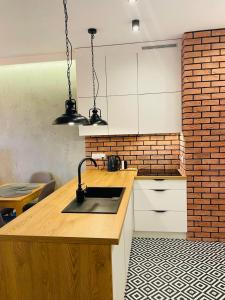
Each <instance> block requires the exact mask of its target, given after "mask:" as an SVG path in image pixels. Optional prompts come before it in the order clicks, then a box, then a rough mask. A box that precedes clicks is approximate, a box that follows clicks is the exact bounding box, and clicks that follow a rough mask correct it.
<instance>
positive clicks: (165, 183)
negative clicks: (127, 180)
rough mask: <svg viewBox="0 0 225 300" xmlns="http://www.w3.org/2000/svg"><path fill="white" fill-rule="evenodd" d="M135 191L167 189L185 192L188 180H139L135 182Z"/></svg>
mask: <svg viewBox="0 0 225 300" xmlns="http://www.w3.org/2000/svg"><path fill="white" fill-rule="evenodd" d="M134 189H135V190H142V189H152V190H155V189H166V190H185V189H186V180H185V179H184V180H182V179H178V180H175V179H162V180H160V179H149V180H146V179H142V180H141V179H138V180H135V181H134Z"/></svg>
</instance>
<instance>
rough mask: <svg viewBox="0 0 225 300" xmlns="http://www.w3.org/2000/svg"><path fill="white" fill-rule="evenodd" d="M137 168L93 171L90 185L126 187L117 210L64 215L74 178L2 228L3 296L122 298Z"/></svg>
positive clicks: (27, 299)
mask: <svg viewBox="0 0 225 300" xmlns="http://www.w3.org/2000/svg"><path fill="white" fill-rule="evenodd" d="M135 176H136V171H119V172H113V173H109V172H106V171H100V170H88V171H86V172H85V173H84V174H83V176H82V178H83V182H84V183H85V184H87V186H89V187H100V186H101V187H125V192H124V194H123V198H122V200H121V204H120V207H119V210H118V213H117V214H76V213H75V214H74V213H66V214H63V213H61V211H62V210H63V209H64V208H65V207H66V206H67V205H68V204H69V203H70V202H71V201H72V200H73V199H74V197H75V190H76V188H77V180H76V179H73V180H71V181H70V182H68V183H67V184H65V185H64V186H63V187H61V188H60V189H58V190H57V191H56V192H54V193H53V194H52V195H50V196H49V197H47V198H46V199H44V200H43V201H41V202H40V203H38V204H37V205H35V206H34V207H33V208H32V209H30V210H28V211H26V212H25V213H23V214H22V215H21V216H19V217H18V218H16V219H15V220H14V221H12V222H11V223H9V224H7V225H6V226H4V227H3V228H1V229H0V278H1V280H0V295H1V296H0V298H1V299H2V300H21V299H22V300H42V299H43V300H44V299H46V300H65V299H66V300H72V299H73V300H122V299H123V297H124V289H125V284H126V275H127V270H128V260H129V252H130V247H131V241H132V233H133V196H132V187H133V181H134V178H135Z"/></svg>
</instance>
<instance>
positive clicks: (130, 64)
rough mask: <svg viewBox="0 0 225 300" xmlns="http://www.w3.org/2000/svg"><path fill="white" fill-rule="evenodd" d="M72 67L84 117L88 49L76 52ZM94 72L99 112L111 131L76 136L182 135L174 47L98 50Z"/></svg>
mask: <svg viewBox="0 0 225 300" xmlns="http://www.w3.org/2000/svg"><path fill="white" fill-rule="evenodd" d="M165 45H169V47H165ZM174 45H176V46H174ZM76 66H77V96H78V106H79V112H80V113H81V114H83V115H85V116H88V111H89V109H90V108H91V107H92V105H93V99H92V94H93V92H92V70H91V53H90V49H89V48H88V49H87V48H86V49H79V50H77V51H76ZM95 68H96V72H97V75H98V78H99V83H100V89H99V94H98V95H99V97H98V98H97V106H98V107H99V108H100V109H101V110H102V117H103V119H104V120H107V121H108V123H109V125H108V126H88V127H84V126H80V130H79V131H80V135H108V134H109V135H116V134H138V133H139V134H147V133H173V132H180V131H181V93H180V90H181V51H180V44H179V42H178V41H172V42H171V41H167V42H163V43H162V42H161V43H145V44H132V45H118V46H108V47H96V48H95Z"/></svg>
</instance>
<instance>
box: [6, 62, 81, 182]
mask: <svg viewBox="0 0 225 300" xmlns="http://www.w3.org/2000/svg"><path fill="white" fill-rule="evenodd" d="M73 71H74V68H73ZM65 72H66V65H65V62H48V63H34V64H23V65H11V66H2V67H0V183H5V182H24V181H27V180H28V179H29V177H30V175H31V174H32V173H33V172H36V171H50V172H52V173H53V175H54V176H55V178H56V179H57V184H58V185H60V184H62V183H64V182H66V181H67V180H69V179H71V178H72V177H73V176H74V175H75V174H76V168H77V164H78V162H79V160H80V159H81V158H82V157H84V139H83V138H80V137H79V136H78V128H77V127H76V126H74V127H70V126H53V125H51V123H52V122H53V120H54V119H55V118H56V117H57V116H59V115H60V114H62V113H63V111H64V101H65V99H66V97H67V88H66V87H67V85H66V75H65ZM72 78H73V79H75V75H74V72H73V74H72ZM74 81H75V80H74Z"/></svg>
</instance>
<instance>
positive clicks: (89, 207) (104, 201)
mask: <svg viewBox="0 0 225 300" xmlns="http://www.w3.org/2000/svg"><path fill="white" fill-rule="evenodd" d="M124 191H125V188H123V187H88V188H87V189H86V190H85V197H84V201H82V202H79V201H77V199H75V200H73V201H72V202H70V204H69V205H68V206H67V207H66V208H64V210H63V211H62V213H95V214H116V213H117V211H118V209H119V206H120V203H121V199H122V197H123V193H124Z"/></svg>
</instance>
